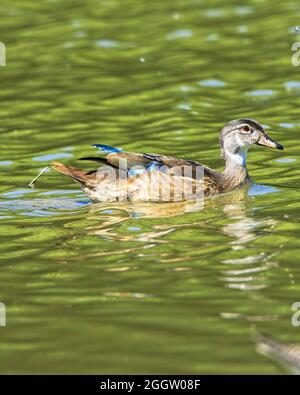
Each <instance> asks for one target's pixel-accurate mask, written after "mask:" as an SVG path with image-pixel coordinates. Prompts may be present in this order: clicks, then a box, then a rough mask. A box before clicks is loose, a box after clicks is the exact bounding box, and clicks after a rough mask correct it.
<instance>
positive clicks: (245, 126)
mask: <svg viewBox="0 0 300 395" xmlns="http://www.w3.org/2000/svg"><path fill="white" fill-rule="evenodd" d="M250 131H251V129H250V126H248V125H244V126H242V127H241V132H244V133H249V132H250Z"/></svg>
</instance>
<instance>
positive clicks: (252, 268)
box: [0, 0, 300, 374]
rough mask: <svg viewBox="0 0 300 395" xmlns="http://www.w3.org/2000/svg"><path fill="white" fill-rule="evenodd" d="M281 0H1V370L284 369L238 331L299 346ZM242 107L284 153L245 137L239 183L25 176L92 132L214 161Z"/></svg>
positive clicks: (294, 157) (291, 120)
mask: <svg viewBox="0 0 300 395" xmlns="http://www.w3.org/2000/svg"><path fill="white" fill-rule="evenodd" d="M297 3H298V2H296V1H290V0H288V1H285V2H281V3H276V5H274V4H273V3H272V4H271V2H270V1H263V0H260V1H258V0H256V1H255V0H247V1H243V2H241V1H232V0H230V1H227V2H226V4H225V3H224V2H222V1H220V0H216V1H201V0H176V1H163V2H162V1H151V2H149V1H147V2H146V1H140V0H128V1H126V2H123V1H121V0H101V1H100V0H97V1H96V0H88V1H85V2H82V1H79V0H78V1H77V0H69V1H68V0H65V1H57V0H52V1H41V2H34V1H29V0H22V1H21V0H15V1H13V2H12V1H7V0H3V1H2V2H1V5H0V14H1V16H2V18H1V21H2V22H1V26H0V32H1V35H0V40H1V41H2V42H4V43H5V44H6V47H7V66H6V67H1V69H0V79H1V90H0V99H1V106H0V119H1V123H0V132H1V140H0V145H1V151H0V152H1V157H0V175H1V184H0V232H1V245H0V248H1V270H0V279H1V288H0V301H1V302H3V303H5V304H6V309H7V326H6V327H3V328H0V332H1V341H0V349H1V353H0V355H1V356H0V371H1V372H3V373H12V372H15V373H33V372H35V373H46V372H48V373H49V372H51V373H78V372H80V373H195V374H200V373H244V374H245V373H271V374H280V373H284V372H285V370H284V369H283V368H282V367H281V366H280V365H279V364H277V363H276V362H275V361H273V360H271V359H268V358H266V357H265V356H263V355H260V354H259V353H257V351H256V348H255V341H254V340H253V333H254V332H255V331H257V332H261V333H264V334H266V335H267V336H270V337H272V338H275V339H278V340H279V341H281V342H287V343H289V344H296V343H297V342H299V343H300V332H299V331H300V329H299V327H298V328H297V327H293V326H292V324H291V317H292V310H291V306H292V304H293V303H295V302H297V301H299V300H300V269H299V253H300V248H299V247H300V242H299V234H300V232H299V213H300V205H299V199H300V191H299V186H300V182H299V176H300V168H299V160H300V157H299V150H300V143H299V128H300V121H299V105H300V88H299V86H300V79H299V70H300V69H299V68H297V67H294V66H293V65H292V63H291V56H292V54H293V53H292V51H291V46H292V43H293V42H296V41H300V35H299V34H296V33H295V32H294V27H295V26H296V25H299V4H297ZM245 116H247V117H254V118H256V119H258V120H259V121H261V122H262V123H263V124H264V125H265V126H266V128H267V130H268V131H269V133H270V135H271V136H272V137H273V138H274V139H276V140H278V141H279V142H280V143H282V144H283V145H284V146H285V147H286V150H285V151H283V152H280V151H274V150H271V149H267V148H263V147H255V148H253V149H252V150H251V152H250V154H249V171H250V174H251V176H252V177H253V179H254V180H255V182H256V184H255V185H254V186H253V187H252V188H251V189H250V191H248V192H247V193H246V192H245V191H242V190H241V191H237V192H234V193H230V194H227V195H224V196H221V197H217V198H213V199H211V200H209V201H208V202H207V203H206V205H205V208H204V209H203V210H195V211H191V212H188V213H186V212H185V210H184V209H183V207H182V205H180V204H175V205H165V204H162V205H153V204H136V205H133V204H121V205H115V204H107V205H102V204H91V203H90V202H89V200H88V199H87V198H86V197H85V196H84V195H83V194H82V192H81V191H80V190H79V189H78V187H77V185H76V184H74V183H72V181H71V180H69V179H67V178H65V177H63V176H62V175H59V174H57V173H54V172H49V173H47V174H45V175H44V176H43V177H42V178H41V179H40V180H39V181H38V183H37V184H36V189H34V190H33V189H30V188H29V187H28V183H29V181H30V180H31V179H32V178H33V177H34V176H35V175H36V174H37V173H38V172H39V171H40V170H41V169H42V168H43V167H45V166H46V165H48V164H49V161H51V160H52V159H55V160H61V161H63V162H64V163H68V164H72V165H76V164H77V162H76V159H77V158H79V157H80V156H85V155H91V154H93V153H94V151H93V148H92V147H90V145H91V144H93V143H103V144H110V145H116V146H119V147H123V148H124V149H126V150H132V151H140V152H158V153H162V154H164V153H167V154H169V155H177V156H182V157H187V158H191V159H195V160H199V161H200V162H202V163H205V164H207V165H209V166H211V167H214V168H220V169H221V168H222V165H223V163H222V160H221V159H220V155H219V147H218V132H219V130H220V128H221V127H222V126H223V125H224V124H225V123H226V122H227V121H229V120H231V119H234V118H239V117H245ZM79 163H80V162H79ZM80 165H81V166H83V165H85V166H86V167H88V164H87V163H86V164H82V163H80Z"/></svg>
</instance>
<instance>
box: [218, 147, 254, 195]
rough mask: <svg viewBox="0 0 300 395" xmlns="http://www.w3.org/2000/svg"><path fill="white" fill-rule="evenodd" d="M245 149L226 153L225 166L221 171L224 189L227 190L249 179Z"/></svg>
mask: <svg viewBox="0 0 300 395" xmlns="http://www.w3.org/2000/svg"><path fill="white" fill-rule="evenodd" d="M246 161H247V150H240V151H238V152H236V153H226V166H225V170H224V171H223V173H222V175H223V179H224V181H223V182H224V189H226V190H229V189H233V188H236V187H237V186H239V185H241V184H243V183H245V182H249V181H250V177H249V174H248V171H247V166H246Z"/></svg>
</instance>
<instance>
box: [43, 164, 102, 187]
mask: <svg viewBox="0 0 300 395" xmlns="http://www.w3.org/2000/svg"><path fill="white" fill-rule="evenodd" d="M51 167H52V168H53V169H55V170H57V171H59V172H60V173H63V174H65V175H66V176H68V177H71V178H73V179H74V180H76V181H78V182H79V183H80V184H83V185H88V184H91V183H92V181H93V180H94V178H95V171H85V170H82V169H76V168H75V167H72V166H66V165H64V164H63V163H59V162H51Z"/></svg>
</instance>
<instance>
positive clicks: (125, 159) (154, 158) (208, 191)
mask: <svg viewBox="0 0 300 395" xmlns="http://www.w3.org/2000/svg"><path fill="white" fill-rule="evenodd" d="M94 146H95V147H97V148H99V149H100V150H101V151H102V152H104V153H106V154H107V155H106V156H105V157H86V158H81V160H92V161H96V162H98V163H102V164H106V165H110V166H112V167H115V168H118V169H121V170H124V171H127V172H128V176H129V177H130V178H136V177H137V176H138V178H139V185H140V186H142V184H143V182H146V180H147V176H146V175H147V173H149V172H151V173H152V174H153V173H157V176H158V179H157V181H158V183H164V182H167V181H168V177H169V182H171V183H172V182H173V178H172V177H174V175H175V176H176V179H177V177H182V179H183V178H192V179H195V180H198V181H199V177H203V187H204V194H205V195H207V196H208V195H215V194H218V193H221V189H220V185H219V183H218V182H217V179H216V172H215V171H214V170H212V169H210V168H209V167H206V166H204V165H202V164H201V163H199V162H197V161H194V160H190V159H183V158H176V157H173V156H167V155H159V154H154V153H144V154H139V153H133V152H126V151H123V150H121V149H120V148H115V147H111V146H107V145H103V144H94ZM174 169H175V171H174ZM162 174H165V175H167V176H168V177H166V176H165V175H162ZM144 176H145V177H144ZM133 181H134V180H133Z"/></svg>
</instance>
